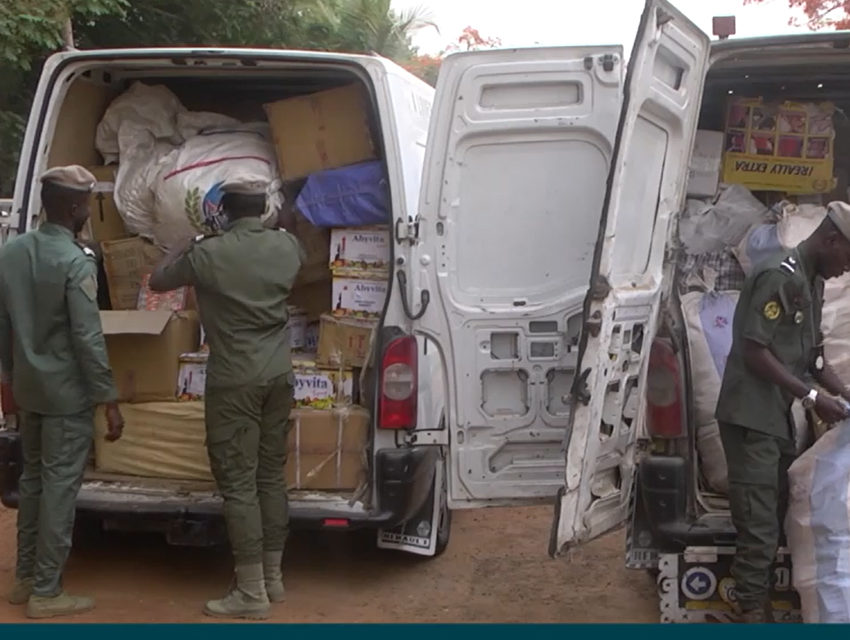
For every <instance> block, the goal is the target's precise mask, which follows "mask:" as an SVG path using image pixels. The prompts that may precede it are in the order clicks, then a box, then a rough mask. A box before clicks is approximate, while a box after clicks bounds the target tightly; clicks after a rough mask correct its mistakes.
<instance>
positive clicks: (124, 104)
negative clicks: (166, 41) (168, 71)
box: [96, 83, 282, 250]
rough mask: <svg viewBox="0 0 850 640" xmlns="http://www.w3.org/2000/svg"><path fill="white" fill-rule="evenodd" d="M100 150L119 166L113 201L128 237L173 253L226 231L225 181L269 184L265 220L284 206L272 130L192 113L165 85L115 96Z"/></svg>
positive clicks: (105, 120)
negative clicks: (186, 241) (185, 242)
mask: <svg viewBox="0 0 850 640" xmlns="http://www.w3.org/2000/svg"><path fill="white" fill-rule="evenodd" d="M96 146H97V149H98V151H100V153H101V154H102V155H103V156H104V157H105V158H108V159H117V160H120V164H119V168H118V172H117V175H116V177H115V193H114V197H115V204H116V206H117V208H118V211H119V213H120V214H121V217H122V218H123V220H124V224H125V226H126V227H127V229H128V231H130V232H131V233H133V234H136V235H140V236H142V237H143V238H147V239H149V240H152V241H153V242H154V243H156V244H157V245H159V246H160V247H161V248H163V249H166V250H169V249H170V248H171V247H172V245H173V243H174V242H176V241H179V240H181V239H183V238H185V237H187V236H192V235H196V234H198V233H205V232H209V231H215V230H217V229H220V228H221V227H222V224H223V219H222V214H221V210H220V201H221V191H220V187H221V185H222V184H223V183H224V182H226V181H229V180H234V179H238V178H243V177H244V178H247V179H251V180H262V181H264V182H267V183H269V185H270V186H269V190H268V194H267V195H268V203H267V207H268V210H267V212H266V217H269V216H271V215H272V214H273V213H274V212H275V211H277V209H279V207H280V205H281V203H282V197H281V195H280V186H281V185H280V180H279V177H278V170H277V160H276V158H275V152H274V147H273V145H272V143H271V134H270V131H269V128H268V125H267V124H265V123H254V124H242V123H240V122H239V121H238V120H235V119H233V118H230V117H228V116H225V115H222V114H216V113H207V112H191V111H187V110H186V109H185V107H183V105H182V104H181V103H180V101H179V99H178V98H177V97H176V96H175V95H174V94H173V93H172V92H171V91H169V90H168V89H167V88H166V87H164V86H153V87H151V86H148V85H145V84H143V83H136V84H134V85H133V86H132V87H131V88H130V89H129V90H128V91H127V92H125V93H124V94H122V95H121V96H119V97H118V98H116V99H115V100H114V101H113V102H112V104H111V105H110V106H109V108H108V109H107V110H106V113H105V114H104V117H103V118H102V119H101V122H100V123H99V125H98V130H97V135H96Z"/></svg>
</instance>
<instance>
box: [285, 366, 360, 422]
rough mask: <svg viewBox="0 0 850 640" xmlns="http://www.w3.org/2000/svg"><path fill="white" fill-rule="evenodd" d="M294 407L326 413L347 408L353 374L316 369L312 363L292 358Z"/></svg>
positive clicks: (351, 397)
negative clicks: (337, 407)
mask: <svg viewBox="0 0 850 640" xmlns="http://www.w3.org/2000/svg"><path fill="white" fill-rule="evenodd" d="M292 367H293V372H294V373H295V406H296V407H311V408H314V409H330V408H331V407H334V406H346V405H350V404H351V402H352V399H353V394H354V372H353V371H352V370H351V369H350V368H349V369H345V368H336V369H331V368H327V367H320V366H318V365H317V364H316V361H315V360H314V359H309V358H307V357H302V358H299V357H298V356H297V355H293V362H292Z"/></svg>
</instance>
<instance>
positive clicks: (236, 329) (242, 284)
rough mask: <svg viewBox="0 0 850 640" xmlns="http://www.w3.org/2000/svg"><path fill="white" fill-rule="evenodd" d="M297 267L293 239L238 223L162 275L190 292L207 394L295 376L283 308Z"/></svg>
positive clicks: (256, 222)
mask: <svg viewBox="0 0 850 640" xmlns="http://www.w3.org/2000/svg"><path fill="white" fill-rule="evenodd" d="M302 260H303V251H302V249H301V245H300V244H299V243H298V240H296V238H295V236H293V235H291V234H289V233H287V232H286V231H283V230H275V229H267V228H265V227H264V226H263V224H262V222H261V221H260V219H259V218H242V219H239V220H237V221H235V222H234V223H233V224H232V225H231V227H230V229H229V230H228V231H226V232H225V233H223V234H222V235H219V236H209V237H206V238H203V239H199V240H198V241H196V242H195V243H194V244H193V245H192V246H191V247H190V249H189V250H188V251H187V252H186V253H184V254H183V255H182V256H181V257H180V258H178V259H177V260H176V261H175V262H174V263H172V264H171V265H169V266H168V267H167V268H166V269H165V270H164V272H163V274H162V278H163V283H164V284H165V285H166V286H167V287H169V288H175V289H176V288H178V287H182V286H186V285H192V286H194V287H195V292H196V295H197V298H198V307H199V312H200V315H201V323H202V324H203V326H204V331H205V332H206V335H207V342H208V343H209V347H210V356H209V361H208V362H207V388H208V389H215V388H222V387H234V386H243V385H261V384H266V383H267V382H269V381H271V380H272V379H274V378H276V377H278V376H281V375H283V374H285V373H289V372H290V371H292V356H291V354H290V350H289V333H288V331H287V322H288V320H289V313H288V311H287V300H288V299H289V294H290V291H291V290H292V284H293V282H294V281H295V276H296V275H298V270H299V269H300V267H301V262H302Z"/></svg>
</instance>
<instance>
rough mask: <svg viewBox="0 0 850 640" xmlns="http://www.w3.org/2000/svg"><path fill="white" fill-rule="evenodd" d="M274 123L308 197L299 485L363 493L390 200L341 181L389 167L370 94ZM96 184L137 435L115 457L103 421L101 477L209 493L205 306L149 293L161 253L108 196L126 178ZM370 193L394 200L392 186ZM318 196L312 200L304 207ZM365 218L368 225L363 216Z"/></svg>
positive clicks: (299, 310)
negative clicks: (186, 485) (375, 134)
mask: <svg viewBox="0 0 850 640" xmlns="http://www.w3.org/2000/svg"><path fill="white" fill-rule="evenodd" d="M266 113H267V115H268V118H269V124H270V125H271V130H272V134H273V137H274V141H275V150H276V154H277V157H278V162H279V167H280V170H281V173H282V177H283V181H284V191H285V192H286V193H287V195H288V196H294V195H296V194H298V195H299V197H298V199H297V200H296V202H297V203H299V204H301V205H302V207H303V209H302V210H298V211H294V213H295V216H296V217H295V226H294V228H292V229H290V231H291V232H293V233H294V234H295V235H296V236H297V237H298V238H299V240H300V241H301V243H302V246H303V247H304V249H305V252H306V254H307V259H306V262H305V264H304V265H303V266H302V270H301V272H300V273H299V276H298V279H297V281H296V283H295V288H294V290H293V292H292V306H291V307H290V308H289V321H288V331H289V339H290V346H291V348H292V353H293V367H294V374H295V408H294V409H293V412H292V416H291V421H290V432H289V451H290V454H289V459H288V461H287V465H286V476H287V481H288V483H289V485H290V487H291V488H294V489H311V490H335V491H353V490H355V489H357V488H358V487H359V485H360V484H361V483H362V482H363V481H364V480H365V473H366V470H367V469H368V462H367V461H366V457H365V450H366V447H367V444H368V434H369V425H370V420H369V417H370V414H369V411H368V410H367V409H365V408H363V407H361V406H358V405H357V404H356V403H357V402H358V400H359V384H358V382H359V374H360V372H361V370H362V368H363V367H364V366H366V364H367V359H368V356H369V353H370V348H371V345H372V339H373V336H374V333H375V328H376V326H377V322H378V319H379V318H380V316H381V314H382V311H383V307H384V302H385V298H386V295H387V288H388V287H387V282H388V280H389V273H388V263H389V257H390V246H389V232H388V228H387V227H386V220H387V218H388V212H387V209H386V207H387V206H388V204H387V200H386V199H387V197H388V194H386V195H384V196H383V198H377V199H376V198H375V197H373V196H374V194H372V196H367V199H368V197H372V199H371V200H368V202H366V204H365V205H364V204H363V201H362V197H363V196H362V194H360V193H356V192H352V191H351V189H350V184H349V185H348V187H349V188H348V189H346V188H343V187H340V186H339V184H338V182H334V181H335V180H338V178H337V177H335V175H334V174H335V173H336V175H342V179H343V180H345V177H346V174H345V172H346V171H347V170H348V168H349V167H352V168H353V169H354V171H355V172H356V171H361V173H362V169H363V168H364V167H366V168H367V169H368V171H367V173H368V172H369V171H371V172H372V174H371V175H375V174H374V171H375V170H376V169H377V170H378V171H379V175H381V176H382V172H383V166H382V164H381V163H380V162H379V161H378V160H376V153H375V146H374V143H373V140H372V135H371V130H370V126H369V120H368V108H367V104H366V101H365V97H364V96H363V94H362V93H361V91H360V90H359V88H358V87H355V86H348V87H342V88H339V89H332V90H329V91H324V92H320V93H317V94H313V95H309V96H303V97H296V98H289V99H286V100H282V101H279V102H276V103H272V104H268V105H266ZM97 172H98V173H97V175H98V177H99V178H100V179H102V180H103V182H101V183H99V185H98V190H97V191H96V192H95V194H94V195H93V202H92V220H91V224H90V226H89V229H88V230H87V234H88V236H89V238H90V239H92V240H94V241H96V242H98V243H99V244H100V248H101V253H102V257H103V272H104V273H103V276H104V277H103V280H104V282H103V283H102V284H105V285H106V286H107V288H108V291H109V295H108V300H107V299H105V300H104V301H103V305H102V307H106V306H107V305H108V306H109V307H111V308H110V309H109V310H104V311H102V320H103V327H104V333H105V335H106V340H107V350H108V352H109V358H110V362H111V366H112V368H113V372H114V374H115V378H116V382H117V384H118V388H119V394H120V398H121V402H122V412H123V414H124V416H125V420H126V428H125V431H124V436H123V438H122V439H121V440H120V441H119V442H117V443H111V444H109V445H105V444H104V440H103V438H102V437H101V436H102V435H103V433H104V431H105V428H106V425H105V424H104V423H103V421H102V419H101V418H99V419H98V424H97V425H96V426H97V431H98V438H97V440H96V443H97V444H96V451H95V468H96V471H97V472H100V473H103V474H120V475H128V476H141V477H149V478H150V477H154V478H164V479H176V480H198V481H209V480H211V479H212V477H211V473H210V469H209V461H208V458H207V454H206V450H205V447H204V408H203V395H204V383H205V377H206V360H207V348H206V345H205V344H204V339H203V330H202V328H201V327H200V324H199V320H198V314H197V312H196V301H195V297H194V293H193V292H192V291H191V290H190V289H186V290H182V291H177V292H172V293H170V294H166V295H159V294H154V293H153V292H151V291H150V289H149V288H148V286H147V280H148V278H149V274H150V272H151V271H152V269H153V267H154V265H155V264H156V263H157V261H158V260H159V259H161V258H162V256H163V252H162V251H161V250H160V249H159V248H157V247H156V246H154V245H153V244H151V243H149V242H148V241H146V240H144V239H142V238H140V237H138V236H131V235H130V234H129V233H128V232H127V231H126V229H125V228H124V225H123V223H122V217H121V214H120V213H119V211H118V209H117V208H116V206H115V203H114V200H113V198H112V197H111V195H110V191H111V185H112V184H113V183H114V177H113V176H114V168H111V167H102V168H99V169H97ZM328 176H330V179H328ZM311 181H315V184H313V185H312V187H311ZM334 188H335V190H334ZM370 188H371V189H373V190H374V189H378V190H384V191H386V185H385V184H384V183H383V181H382V182H381V183H380V184H377V185H375V184H371V185H367V189H366V190H368V189H370ZM355 191H356V190H355ZM299 192H300V193H299ZM306 192H309V197H306V198H305V197H302V196H303V194H304V193H306ZM352 198H353V199H352ZM358 198H360V199H361V201H358ZM292 199H293V198H292V197H289V198H287V205H288V206H290V207H291V206H292V204H291V200H292ZM364 210H368V215H367V216H366V217H365V218H363V217H362V216H360V215H359V213H360V212H361V211H364ZM369 216H371V217H369ZM378 220H380V222H381V224H380V225H376V224H375V223H376V222H377V221H378ZM381 225H383V226H381ZM329 228H331V230H329Z"/></svg>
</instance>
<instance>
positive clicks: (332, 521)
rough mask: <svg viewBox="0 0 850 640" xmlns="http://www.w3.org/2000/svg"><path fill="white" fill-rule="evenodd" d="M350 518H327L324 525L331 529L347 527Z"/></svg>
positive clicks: (323, 522)
mask: <svg viewBox="0 0 850 640" xmlns="http://www.w3.org/2000/svg"><path fill="white" fill-rule="evenodd" d="M348 524H349V522H348V520H347V519H346V518H325V519H324V520H323V521H322V525H323V526H325V527H329V528H331V529H346V528H348Z"/></svg>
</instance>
